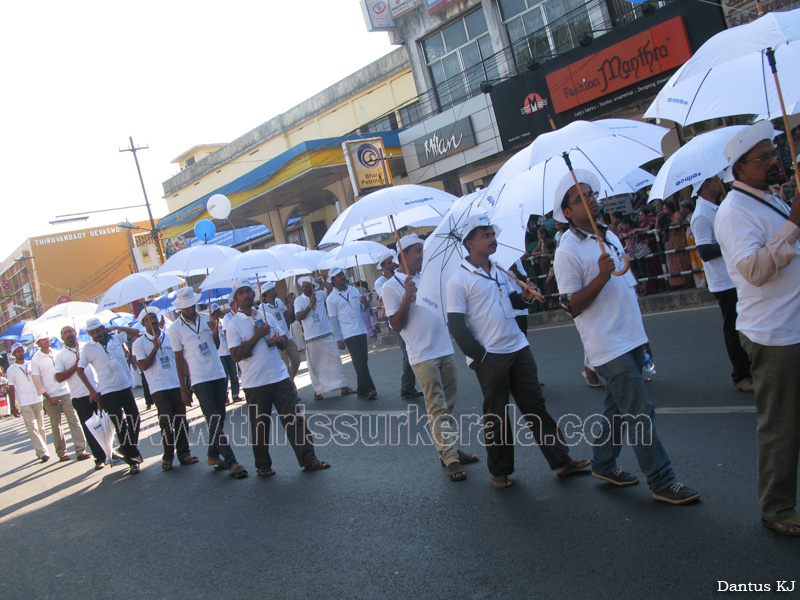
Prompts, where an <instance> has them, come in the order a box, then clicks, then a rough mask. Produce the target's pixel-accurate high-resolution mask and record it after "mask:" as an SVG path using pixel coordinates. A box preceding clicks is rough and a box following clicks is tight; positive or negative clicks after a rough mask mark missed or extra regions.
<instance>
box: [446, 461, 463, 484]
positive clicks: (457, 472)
mask: <svg viewBox="0 0 800 600" xmlns="http://www.w3.org/2000/svg"><path fill="white" fill-rule="evenodd" d="M446 469H447V477H448V478H449V479H450V481H464V480H465V479H466V478H467V472H466V471H465V470H464V467H462V466H461V463H460V462H458V461H457V460H455V461H453V462H451V463H450V464H449V465H447V467H446Z"/></svg>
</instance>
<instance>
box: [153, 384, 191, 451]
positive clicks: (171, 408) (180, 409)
mask: <svg viewBox="0 0 800 600" xmlns="http://www.w3.org/2000/svg"><path fill="white" fill-rule="evenodd" d="M151 397H152V399H153V402H154V403H155V405H156V409H157V410H158V426H159V427H160V428H161V443H162V444H164V454H163V456H162V457H161V460H166V461H169V462H172V459H173V458H175V451H176V450H177V451H178V460H183V459H184V458H185V457H187V456H189V454H190V452H189V424H188V423H187V422H186V405H185V404H184V403H183V400H181V389H180V388H173V389H171V390H161V391H159V392H152V393H151Z"/></svg>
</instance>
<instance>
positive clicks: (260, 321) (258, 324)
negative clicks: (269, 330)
mask: <svg viewBox="0 0 800 600" xmlns="http://www.w3.org/2000/svg"><path fill="white" fill-rule="evenodd" d="M263 326H264V319H256V327H263Z"/></svg>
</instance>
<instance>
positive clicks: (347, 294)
mask: <svg viewBox="0 0 800 600" xmlns="http://www.w3.org/2000/svg"><path fill="white" fill-rule="evenodd" d="M336 293H337V294H339V297H340V298H341V299H342V300H344V301H345V302H347V304H350V290H349V289H348V290H346V292H345V295H344V296H342V292H340V291H338V290H337V291H336Z"/></svg>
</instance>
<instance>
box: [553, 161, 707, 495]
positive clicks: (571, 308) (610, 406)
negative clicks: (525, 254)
mask: <svg viewBox="0 0 800 600" xmlns="http://www.w3.org/2000/svg"><path fill="white" fill-rule="evenodd" d="M575 176H576V177H577V179H578V181H579V182H581V183H579V184H578V185H575V183H574V180H573V176H572V174H571V173H570V174H568V175H566V176H565V177H564V178H563V179H562V180H561V182H560V183H559V185H558V188H557V189H556V197H555V203H554V206H553V218H554V219H555V220H556V221H561V222H562V223H569V225H570V228H569V230H568V231H567V232H566V233H564V235H562V236H561V243H560V244H559V246H558V249H557V250H556V256H555V260H554V264H553V267H554V269H555V274H556V279H557V280H558V289H559V292H560V293H561V299H560V302H561V306H562V308H564V310H565V311H566V312H567V313H569V314H570V316H572V318H573V319H575V326H576V327H577V328H578V333H579V334H580V336H581V341H582V342H583V348H584V350H585V351H586V355H587V356H588V358H589V362H590V363H591V365H592V367H593V368H594V370H595V371H597V374H598V375H599V376H600V378H601V379H602V380H603V382H604V383H605V386H606V398H605V401H604V403H603V417H604V420H603V422H602V428H601V430H600V432H599V434H598V435H597V436H596V437H595V439H594V440H593V441H592V442H591V443H592V452H593V456H592V475H593V476H594V477H596V478H597V479H601V480H603V481H606V482H608V483H611V484H613V485H616V486H620V487H625V486H631V485H636V484H637V483H639V479H638V478H637V477H636V476H635V475H633V474H631V473H628V472H627V471H624V470H622V469H621V468H620V467H619V466H618V465H617V458H618V457H619V454H620V451H621V450H622V440H623V439H625V434H626V431H627V440H628V443H629V444H630V445H631V448H632V450H633V452H634V454H635V455H636V460H637V461H638V463H639V468H640V469H641V470H642V472H643V473H644V474H645V475H646V476H647V485H648V486H649V487H650V490H651V493H652V495H653V499H654V500H658V501H661V502H668V503H670V504H688V503H690V502H694V501H695V500H697V499H698V498H700V494H699V493H698V492H696V491H695V490H693V489H691V488H689V487H686V486H685V485H683V484H681V483H679V482H678V481H677V478H676V477H675V473H674V471H673V470H672V463H671V461H670V458H669V455H668V454H667V451H666V450H665V449H664V446H663V445H662V444H661V441H660V440H659V439H658V436H657V435H656V428H655V425H654V423H653V419H654V417H655V408H654V407H653V402H652V401H651V400H650V396H649V395H648V393H647V386H646V385H645V382H644V380H643V379H642V367H643V366H644V346H645V344H647V334H646V333H645V331H644V324H643V323H642V314H641V312H640V311H639V303H638V302H637V300H636V292H635V286H636V278H635V277H634V276H633V274H632V273H630V272H628V273H625V274H624V275H621V276H613V275H612V272H614V271H619V270H620V267H622V266H623V265H624V261H623V260H622V255H623V254H624V250H623V248H622V243H621V242H620V241H619V238H618V237H617V236H616V235H614V234H613V233H611V232H609V231H607V230H606V228H605V227H604V226H603V225H599V224H598V228H599V230H600V233H601V235H602V236H603V242H604V246H605V251H604V252H601V250H600V246H599V244H598V242H597V238H596V237H595V235H594V234H593V233H591V232H592V231H593V228H592V221H596V220H597V219H598V218H599V217H600V207H599V205H598V204H597V190H599V189H600V181H599V180H598V178H597V177H596V176H595V175H594V174H593V173H591V172H589V171H583V170H577V171H576V172H575ZM579 190H580V192H582V193H583V196H584V198H586V204H587V206H588V209H589V210H588V211H587V210H586V207H585V206H584V204H583V200H582V199H581V194H580V192H579Z"/></svg>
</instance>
